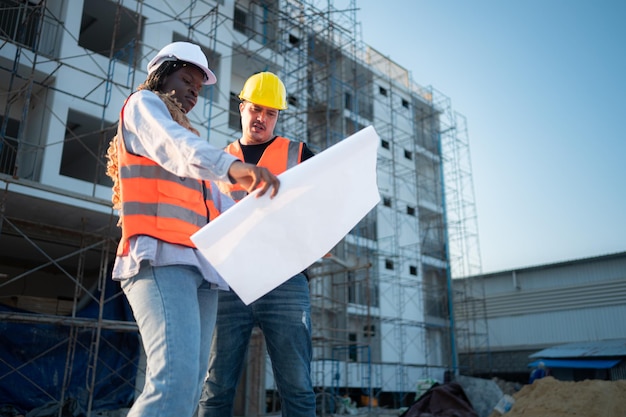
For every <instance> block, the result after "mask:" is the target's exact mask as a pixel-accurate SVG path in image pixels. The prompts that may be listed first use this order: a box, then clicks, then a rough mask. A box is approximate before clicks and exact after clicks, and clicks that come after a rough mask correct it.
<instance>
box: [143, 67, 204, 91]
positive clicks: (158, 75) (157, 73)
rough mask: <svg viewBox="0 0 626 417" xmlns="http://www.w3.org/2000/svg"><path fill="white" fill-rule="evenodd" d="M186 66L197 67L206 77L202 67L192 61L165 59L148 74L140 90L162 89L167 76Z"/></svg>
mask: <svg viewBox="0 0 626 417" xmlns="http://www.w3.org/2000/svg"><path fill="white" fill-rule="evenodd" d="M185 66H192V67H194V68H196V69H197V70H198V71H200V72H201V73H202V75H203V76H204V77H206V75H205V74H204V71H203V70H202V69H201V68H200V67H198V66H197V65H194V64H192V63H190V62H186V61H180V60H178V61H165V62H163V63H161V65H159V67H158V68H157V69H155V70H154V71H152V72H151V73H150V74H148V77H147V78H146V81H144V82H143V83H142V84H141V85H140V86H139V89H140V90H151V91H161V88H162V87H163V84H165V80H166V79H167V77H169V76H170V75H172V74H173V73H174V72H176V71H178V70H179V69H181V68H183V67H185Z"/></svg>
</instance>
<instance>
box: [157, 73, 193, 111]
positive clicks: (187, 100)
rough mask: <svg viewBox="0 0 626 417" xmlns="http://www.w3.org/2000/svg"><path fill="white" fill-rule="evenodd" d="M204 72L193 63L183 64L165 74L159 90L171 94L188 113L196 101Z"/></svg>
mask: <svg viewBox="0 0 626 417" xmlns="http://www.w3.org/2000/svg"><path fill="white" fill-rule="evenodd" d="M203 81H204V73H203V72H202V71H201V70H200V69H199V68H196V67H195V66H193V65H185V66H183V67H182V68H181V69H179V70H177V71H174V72H173V73H171V74H170V75H168V76H167V78H166V79H165V82H164V83H163V87H162V88H161V92H162V93H165V94H171V95H173V96H174V98H175V99H176V100H178V102H179V103H180V104H182V106H183V110H185V113H189V111H191V109H193V108H194V106H195V105H196V103H197V102H198V93H199V92H200V90H201V89H202V85H203V84H202V83H203Z"/></svg>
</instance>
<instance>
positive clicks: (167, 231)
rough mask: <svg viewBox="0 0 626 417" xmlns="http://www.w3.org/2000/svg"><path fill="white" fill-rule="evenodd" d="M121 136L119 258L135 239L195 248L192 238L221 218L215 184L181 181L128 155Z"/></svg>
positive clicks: (157, 166)
mask: <svg viewBox="0 0 626 417" xmlns="http://www.w3.org/2000/svg"><path fill="white" fill-rule="evenodd" d="M122 115H123V110H122ZM122 117H123V116H122ZM122 120H123V119H122ZM118 134H119V135H120V137H119V138H118V149H117V152H118V161H119V175H120V195H121V201H122V208H121V212H120V219H121V225H122V239H121V241H120V244H119V246H118V255H121V256H123V255H127V254H128V250H129V245H128V239H129V238H130V237H132V236H135V235H148V236H152V237H154V238H157V239H160V240H163V241H165V242H169V243H175V244H179V245H184V246H189V247H192V248H195V245H194V244H193V242H192V241H191V239H190V238H189V237H190V236H191V235H192V234H193V233H195V232H196V231H198V230H199V229H200V228H201V227H202V226H204V225H206V224H207V223H208V222H210V221H211V220H213V219H214V218H216V217H217V216H218V215H219V214H220V212H219V210H218V209H217V208H216V207H215V204H214V202H213V200H212V193H211V184H210V183H209V182H208V181H201V180H197V179H193V178H181V177H178V176H176V175H174V174H172V173H170V172H169V171H166V170H165V169H163V168H161V167H160V166H159V165H158V164H157V163H156V162H154V161H152V160H151V159H149V158H146V157H144V156H139V155H135V154H132V153H130V152H128V150H127V149H126V146H125V145H124V140H123V138H122V136H121V129H119V133H118ZM198 140H200V139H198Z"/></svg>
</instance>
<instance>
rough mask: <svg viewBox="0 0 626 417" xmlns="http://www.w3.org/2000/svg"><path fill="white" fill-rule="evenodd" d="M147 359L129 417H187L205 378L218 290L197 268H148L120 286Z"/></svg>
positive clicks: (177, 266) (174, 266) (198, 395)
mask: <svg viewBox="0 0 626 417" xmlns="http://www.w3.org/2000/svg"><path fill="white" fill-rule="evenodd" d="M121 285H122V289H123V290H124V293H125V294H126V298H127V299H128V302H129V303H130V306H131V308H132V310H133V315H134V316H135V320H136V321H137V325H138V326H139V333H140V335H141V339H142V343H143V347H144V350H145V352H146V357H147V366H146V381H145V385H144V388H143V392H142V393H141V395H140V396H139V397H138V398H137V399H136V401H135V403H134V404H133V406H132V408H131V409H130V412H129V413H128V417H139V416H142V417H143V416H150V417H191V416H192V415H193V414H194V412H195V411H196V406H197V404H198V401H199V399H200V392H201V389H202V383H203V382H204V379H205V377H206V372H207V364H208V356H209V350H210V347H211V346H210V340H211V336H212V333H213V328H214V326H215V317H216V313H217V290H214V289H211V288H210V284H209V283H208V282H207V281H205V280H204V279H203V278H202V275H200V272H199V271H198V269H197V268H196V267H193V266H185V265H171V266H160V267H152V266H150V265H149V264H148V263H147V262H142V264H141V268H140V270H139V273H138V274H137V275H135V276H134V277H132V278H129V279H126V280H123V281H122V282H121Z"/></svg>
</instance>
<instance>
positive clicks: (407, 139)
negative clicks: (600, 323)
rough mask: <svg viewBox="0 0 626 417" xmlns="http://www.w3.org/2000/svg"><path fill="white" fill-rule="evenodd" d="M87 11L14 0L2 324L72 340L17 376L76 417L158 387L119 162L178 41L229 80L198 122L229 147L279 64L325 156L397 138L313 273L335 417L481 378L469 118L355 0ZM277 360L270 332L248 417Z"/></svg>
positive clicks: (2, 91) (7, 52) (263, 401)
mask: <svg viewBox="0 0 626 417" xmlns="http://www.w3.org/2000/svg"><path fill="white" fill-rule="evenodd" d="M70 3H71V2H69V1H51V0H48V1H46V0H43V1H40V2H23V1H19V0H0V10H1V11H2V14H1V17H0V42H2V43H1V44H0V75H1V78H0V105H2V107H3V108H4V112H3V114H2V115H1V116H0V122H1V125H0V139H1V141H0V184H1V185H2V187H3V191H2V197H1V200H0V226H1V229H0V253H1V255H0V268H1V269H0V326H2V329H3V332H4V331H9V332H10V331H14V330H15V331H16V337H17V335H22V334H31V336H32V337H33V340H36V336H35V335H36V334H37V332H42V331H44V330H45V331H46V332H51V333H54V334H55V335H56V336H57V337H56V342H55V343H54V344H53V345H41V346H37V345H36V343H33V346H30V348H31V349H30V350H29V352H28V354H29V355H30V356H29V357H13V356H11V357H10V358H9V357H2V356H0V385H3V384H11V383H12V382H11V381H14V380H16V379H19V380H20V381H29V382H31V383H32V386H33V387H34V388H33V389H34V390H35V392H37V393H38V395H39V394H41V393H44V394H43V397H44V398H45V399H46V400H47V401H48V402H50V403H55V404H58V405H59V410H61V408H62V407H78V408H79V409H80V410H81V411H83V412H84V414H85V415H87V416H90V415H92V413H93V412H94V410H98V409H102V408H108V409H110V408H112V407H114V406H117V407H119V408H123V407H125V406H129V405H130V404H131V403H132V400H133V399H134V396H135V395H136V394H137V393H138V392H140V391H141V388H142V379H143V376H142V372H143V366H144V365H143V363H142V355H141V347H140V344H139V338H138V334H137V331H136V325H135V323H134V322H133V320H132V316H131V315H129V311H128V308H127V305H126V304H125V300H124V297H123V294H122V293H121V290H120V288H119V284H118V283H116V282H114V281H112V280H111V279H110V272H109V268H110V265H111V263H112V260H113V258H114V254H115V248H116V244H117V240H118V239H119V235H120V232H119V229H118V228H117V227H116V222H117V215H116V213H115V212H114V210H113V209H112V208H111V204H110V200H109V195H110V194H109V193H110V191H109V189H110V185H111V183H110V180H109V179H108V177H106V175H105V170H106V162H105V158H104V154H105V152H106V148H107V146H108V142H109V140H110V139H111V137H112V136H113V134H114V132H115V129H116V120H117V114H118V112H119V108H120V106H121V102H122V100H123V98H124V97H126V96H127V95H128V94H129V93H130V92H132V91H133V89H134V88H135V87H136V86H137V84H138V83H139V82H140V81H141V80H142V78H143V75H142V74H143V72H142V71H143V70H142V65H144V63H145V62H146V60H147V59H149V57H150V56H152V55H153V54H154V52H155V51H156V50H158V49H159V48H160V47H161V46H162V44H164V43H166V42H169V41H172V40H191V41H193V42H195V43H198V44H199V45H201V46H202V47H203V49H204V51H205V53H206V54H207V56H208V58H209V62H210V66H211V68H217V69H219V70H220V73H219V75H218V78H219V77H224V78H225V79H229V80H230V81H229V82H228V83H221V84H217V85H215V86H213V87H211V88H206V89H205V90H204V91H203V94H204V96H205V98H206V100H204V101H202V102H201V103H199V106H197V107H198V108H197V109H195V110H194V112H192V113H191V114H190V119H191V122H192V123H193V124H194V126H196V127H198V128H199V130H200V131H201V133H202V134H204V135H206V139H207V140H209V141H211V142H212V143H213V144H215V145H216V146H223V145H225V144H226V143H228V142H229V141H232V140H233V139H234V138H236V137H238V134H237V131H238V130H239V124H238V123H239V120H238V112H237V107H236V104H237V98H236V93H237V92H238V88H241V85H243V81H244V80H245V78H247V76H249V75H250V74H252V73H253V72H256V71H261V70H270V71H274V72H276V73H277V74H279V76H280V77H281V78H282V79H283V81H284V82H285V85H286V87H287V92H288V100H289V109H288V110H286V111H284V112H282V113H281V118H280V122H279V125H278V126H277V132H276V133H277V134H280V135H282V136H286V137H290V138H293V139H297V140H302V141H305V142H307V144H308V145H309V147H311V148H312V149H313V150H314V151H315V152H322V151H323V150H324V149H326V148H328V147H330V146H332V145H334V144H336V143H337V142H339V141H341V140H342V139H344V138H345V137H347V136H349V135H350V134H352V133H354V132H356V131H358V130H360V129H361V128H363V127H365V126H367V125H370V124H371V125H373V126H374V127H375V129H376V131H377V133H378V135H379V136H380V138H381V147H380V151H379V157H378V174H379V189H380V193H381V199H382V202H381V204H379V206H378V207H376V208H375V209H374V210H372V212H370V213H369V214H368V215H367V216H366V217H365V218H364V219H363V220H362V221H361V222H360V223H359V224H358V225H357V226H356V227H355V228H354V229H353V230H352V231H351V232H350V233H349V234H348V235H347V236H346V237H345V238H344V239H343V240H342V241H341V242H340V243H339V244H337V246H336V247H335V248H333V249H332V250H331V252H330V253H329V255H328V256H327V257H325V258H322V259H320V260H319V261H317V262H316V263H314V264H313V265H312V266H311V267H310V268H309V270H308V272H309V276H310V288H311V297H312V308H313V317H312V323H313V345H314V358H313V364H312V375H313V379H314V381H315V387H316V390H317V392H318V410H319V411H318V413H319V414H321V415H325V414H330V413H332V412H333V411H334V410H335V409H336V407H337V404H338V401H339V398H340V397H342V396H344V395H349V396H350V397H351V398H353V399H354V400H355V401H357V402H358V403H359V404H360V405H363V406H368V407H375V406H378V405H380V406H385V407H400V406H404V405H408V404H409V403H410V402H411V400H412V399H413V398H414V396H415V384H416V381H419V380H422V379H424V380H428V379H432V378H439V379H442V376H443V375H444V374H447V373H458V372H459V371H460V372H467V373H471V372H473V371H474V368H475V367H474V365H473V364H472V363H473V356H472V355H471V354H468V353H471V352H472V351H474V350H476V351H477V352H481V354H488V340H487V338H486V328H485V326H484V324H483V323H484V322H483V321H482V320H480V322H477V321H476V320H467V317H484V313H485V312H484V304H481V300H482V298H481V296H482V292H481V290H480V288H475V287H472V288H465V289H464V291H462V292H461V293H459V294H452V292H451V287H452V285H451V280H452V279H453V278H454V277H465V276H470V275H476V274H477V273H478V272H479V271H480V256H479V248H478V240H477V230H476V213H475V211H474V210H475V208H474V202H473V189H472V184H471V164H470V163H469V142H468V137H467V127H466V123H465V120H464V118H463V117H462V116H461V115H460V114H458V113H456V112H454V111H453V110H452V107H451V104H450V100H449V99H448V98H447V97H445V96H444V95H443V94H441V93H439V92H438V91H436V90H434V89H432V88H424V87H421V86H419V85H417V84H415V83H414V82H413V81H412V79H411V76H410V73H409V71H407V70H406V69H404V68H402V67H401V66H399V65H398V64H396V63H394V62H393V61H391V60H390V59H388V58H387V57H385V56H384V55H383V54H382V53H380V52H378V51H376V50H374V49H372V48H370V47H368V46H367V45H365V44H364V43H363V41H362V39H361V34H360V23H359V21H358V12H359V9H358V5H357V1H356V0H343V1H330V0H308V1H300V0H258V1H255V0H235V1H223V0H222V1H218V0H194V1H191V2H189V1H187V2H184V1H174V0H170V1H165V0H163V1H158V2H144V1H136V0H85V1H84V2H83V8H82V10H79V9H77V8H73V7H72V4H70ZM157 27H158V28H167V33H168V35H167V36H166V35H163V37H161V38H160V37H159V35H160V30H158V29H156V28H157ZM148 34H150V35H148ZM170 34H171V35H170ZM77 50H78V51H82V52H81V53H76V51H77ZM68 51H71V52H68ZM75 80H76V81H75ZM78 80H80V82H79V81H78ZM51 155H52V156H54V155H56V156H55V157H54V158H53V157H52V156H51ZM55 158H56V159H55ZM54 161H56V162H54ZM55 163H56V165H55ZM466 281H469V280H466ZM468 285H470V284H468ZM470 296H471V297H473V299H475V300H476V301H475V302H474V303H471V305H472V306H473V309H474V310H473V311H472V312H467V311H462V312H454V311H453V303H452V301H453V298H454V301H455V302H456V301H457V300H466V299H467V297H470ZM463 305H464V306H466V305H468V304H467V303H464V304H463ZM455 313H456V314H461V316H462V318H464V319H463V320H461V321H460V323H461V324H460V325H458V326H456V327H455V315H456V314H455ZM470 313H471V315H470ZM457 323H459V322H457ZM10 340H11V343H14V344H15V346H17V345H19V343H20V342H19V341H18V340H14V339H10ZM457 351H458V352H464V353H466V354H465V355H463V356H461V359H459V358H460V357H459V355H458V353H457ZM51 352H54V353H55V354H54V355H52V354H51ZM59 355H60V356H59ZM109 356H115V358H116V359H113V360H114V362H111V361H110V360H109V359H108V357H109ZM103 357H107V360H106V361H105V360H103ZM59 358H62V359H59ZM52 362H54V363H62V364H63V367H62V377H60V378H58V379H57V381H56V382H59V383H56V384H50V385H49V386H44V385H43V384H42V383H40V382H39V381H37V380H36V376H37V374H33V372H34V371H33V370H32V369H35V368H37V367H43V368H45V367H47V366H52V365H51V363H52ZM42 363H44V364H43V365H42ZM112 363H114V364H115V365H112ZM268 363H269V362H268V359H267V356H266V354H265V345H264V340H263V337H262V335H261V333H260V332H257V331H255V333H254V334H253V338H252V341H251V344H250V349H249V357H248V365H247V366H246V369H245V372H244V375H243V376H242V383H241V384H240V387H239V391H238V397H237V400H236V413H238V414H239V415H246V416H252V415H265V414H267V413H272V412H275V411H276V410H277V409H278V407H279V400H278V398H277V392H276V389H275V387H274V385H273V376H272V371H271V367H270V366H268ZM481 363H482V362H481ZM76 378H82V379H83V380H84V383H83V384H82V387H83V389H82V390H81V391H80V392H79V393H77V392H76V390H75V389H74V388H73V386H74V382H75V379H76ZM43 380H46V378H43V377H42V381H43ZM125 387H126V388H130V391H128V390H126V391H124V390H125ZM122 391H123V392H124V394H122V395H118V394H119V393H120V392H122ZM112 397H115V401H113V402H112V401H108V400H107V399H110V398H112ZM21 406H22V407H26V404H22V405H21ZM59 413H61V411H59ZM59 415H60V414H59Z"/></svg>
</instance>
